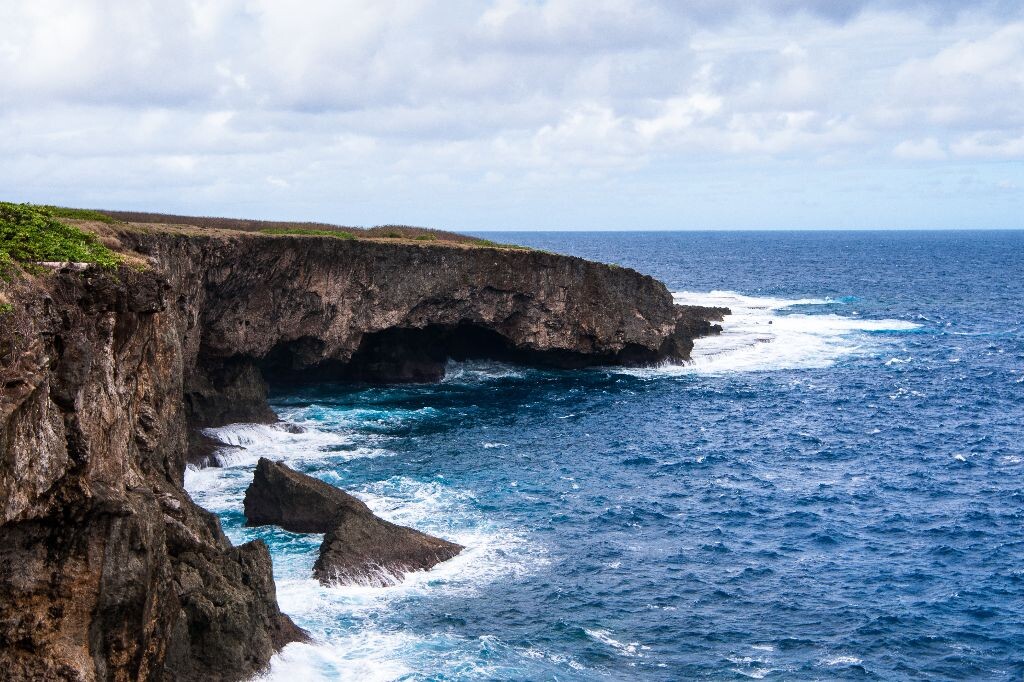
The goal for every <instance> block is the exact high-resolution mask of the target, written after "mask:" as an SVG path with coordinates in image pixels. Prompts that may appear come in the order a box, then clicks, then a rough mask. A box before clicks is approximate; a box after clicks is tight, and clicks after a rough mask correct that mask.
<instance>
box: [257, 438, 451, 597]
mask: <svg viewBox="0 0 1024 682" xmlns="http://www.w3.org/2000/svg"><path fill="white" fill-rule="evenodd" d="M244 504H245V519H246V525H247V526H264V525H277V526H280V527H282V528H284V529H285V530H290V531H292V532H293V533H326V535H325V537H324V541H323V544H322V545H321V546H320V558H319V559H317V561H316V564H315V565H314V566H313V574H314V575H315V576H316V578H317V579H318V580H319V581H320V582H321V583H324V584H325V585H330V584H351V583H357V584H363V585H374V586H377V587H386V586H388V585H393V584H395V583H396V582H398V581H401V580H402V578H403V577H404V575H405V573H408V572H411V571H425V570H428V569H430V568H431V567H433V566H434V565H436V564H439V563H440V562H442V561H447V560H448V559H451V558H452V557H454V556H456V555H457V554H458V553H459V552H461V551H462V550H463V549H464V548H463V547H462V545H458V544H456V543H454V542H448V541H447V540H442V539H441V538H436V537H434V536H432V535H427V534H426V533H421V532H420V531H418V530H414V529H412V528H407V527H405V526H399V525H397V524H394V523H391V522H390V521H385V520H384V519H382V518H380V517H378V516H376V515H375V514H374V513H373V512H372V511H370V508H369V507H367V506H366V505H365V504H364V503H363V502H362V501H361V500H359V499H357V498H355V497H353V496H352V495H349V494H348V493H346V492H345V491H343V490H341V489H339V488H335V487H334V486H332V485H328V484H327V483H324V482H323V481H321V480H319V479H317V478H313V477H312V476H307V475H306V474H303V473H301V472H298V471H295V470H293V469H290V468H289V467H287V466H286V465H284V464H282V463H280V462H272V461H270V460H269V459H266V458H265V457H261V458H260V460H259V463H258V464H257V465H256V471H255V473H254V474H253V480H252V483H251V484H250V485H249V488H248V489H247V490H246V491H245V503H244Z"/></svg>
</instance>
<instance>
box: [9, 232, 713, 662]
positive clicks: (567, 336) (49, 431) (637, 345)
mask: <svg viewBox="0 0 1024 682" xmlns="http://www.w3.org/2000/svg"><path fill="white" fill-rule="evenodd" d="M101 227H102V226H101ZM97 229H99V228H97ZM102 229H104V230H105V231H106V232H105V234H104V239H106V240H108V241H111V242H114V241H117V240H119V241H120V243H121V246H122V248H125V249H128V250H131V251H134V252H135V253H136V254H138V255H139V258H138V259H137V261H140V260H142V259H146V260H148V263H149V266H148V268H147V269H146V270H145V271H138V270H135V269H132V268H128V267H122V268H121V269H120V271H119V272H109V271H105V270H102V269H99V268H96V267H90V268H87V269H85V270H83V271H73V270H72V269H70V268H62V269H59V270H58V271H57V272H54V273H51V274H46V275H39V276H32V277H30V276H24V277H20V278H17V277H16V278H14V279H13V280H12V281H5V280H2V279H0V294H2V299H0V300H3V301H4V302H5V303H4V308H3V309H0V382H2V386H3V393H2V396H0V670H3V671H4V673H3V674H4V676H5V678H6V679H10V680H38V679H47V680H49V679H67V680H186V681H187V680H199V679H202V680H235V679H241V678H243V677H246V676H248V675H251V674H252V673H253V672H254V671H256V670H258V669H259V668H260V667H262V666H263V665H265V664H266V663H267V661H268V659H269V657H270V655H271V654H272V652H273V651H274V650H275V649H277V648H279V647H280V646H281V645H282V644H284V643H286V642H288V641H293V640H296V639H299V638H301V637H302V636H303V635H302V633H301V631H299V630H298V629H297V628H296V627H295V626H294V625H293V624H292V623H291V621H290V620H289V619H288V618H287V617H286V616H284V615H283V614H281V612H280V611H279V609H278V607H277V603H276V599H275V593H274V585H273V581H272V578H271V570H270V569H271V566H270V557H269V554H268V551H267V548H266V547H265V546H264V545H263V544H262V543H259V542H254V543H248V544H246V545H242V546H241V547H232V546H231V544H230V542H229V541H228V540H227V538H226V537H225V536H224V534H223V532H222V531H221V529H220V525H219V523H218V521H217V518H216V517H215V516H214V515H212V514H210V513H208V512H206V511H204V510H203V509H200V508H199V507H197V506H196V505H195V504H193V503H192V501H191V500H190V499H189V497H188V495H187V494H186V493H185V491H184V489H183V478H184V470H185V466H186V463H187V461H188V455H189V445H190V443H191V444H192V446H193V448H192V450H193V454H196V453H198V455H197V456H202V455H203V454H204V448H205V454H206V455H208V454H209V452H208V450H209V443H204V442H203V441H202V439H198V438H194V437H191V434H194V433H195V431H196V429H197V428H199V427H203V426H214V425H219V424H224V423H229V422H232V421H272V420H273V419H274V415H273V413H272V412H271V411H270V410H269V409H268V407H267V402H266V395H267V388H268V382H269V383H271V384H272V383H275V382H286V381H323V380H325V379H330V378H336V379H358V380H372V381H395V380H405V381H413V380H432V379H437V378H438V377H440V376H441V375H442V374H443V372H444V362H445V359H446V358H447V357H456V358H458V357H493V358H503V359H508V360H513V361H517V362H528V363H536V364H547V365H554V366H561V367H577V366H584V365H590V364H644V363H650V362H657V361H661V360H664V359H685V358H686V357H687V355H688V353H689V349H690V347H691V346H692V338H693V337H694V336H696V335H699V334H704V333H712V332H713V331H714V330H715V326H714V325H712V323H711V320H713V319H715V316H716V315H717V313H716V311H713V310H709V309H684V308H679V307H676V306H673V305H672V300H671V297H670V295H669V293H668V292H667V290H666V289H665V287H664V286H663V285H661V284H660V283H658V282H656V281H655V280H653V279H651V278H650V277H646V276H643V275H640V274H638V273H636V272H633V271H631V270H626V269H621V268H612V267H609V266H604V265H599V264H595V263H588V262H586V261H583V260H580V259H577V258H567V257H561V256H555V255H551V254H546V253H539V252H524V251H503V250H498V249H490V248H471V247H466V246H459V245H442V244H437V245H433V244H429V243H425V244H422V245H416V244H408V243H405V244H403V243H387V241H386V240H379V241H372V240H352V241H343V240H340V239H333V238H316V237H271V236H262V235H253V234H240V233H232V232H218V231H215V230H213V231H202V230H195V229H191V230H190V229H185V228H181V229H175V228H157V227H147V226H140V225H135V226H129V227H123V228H111V227H102ZM7 301H10V302H11V303H9V304H8V303H7ZM343 525H344V524H343ZM363 530H364V529H363V528H362V526H360V525H359V524H356V525H355V526H354V527H353V528H349V529H345V530H344V531H343V536H344V537H345V538H347V540H346V541H347V542H351V538H352V537H354V536H355V535H356V534H358V533H360V532H362V531H363ZM331 535H332V534H329V537H330V536H331ZM339 537H341V536H339ZM332 547H334V545H332ZM337 549H338V548H337V547H334V549H331V551H330V552H325V555H326V554H328V553H329V554H330V555H331V557H337V558H332V559H331V562H330V565H329V566H328V565H325V566H324V567H323V571H324V572H325V575H326V572H327V571H330V570H334V569H337V570H338V571H339V573H340V572H343V571H344V569H345V567H347V566H350V565H351V560H350V558H348V557H347V556H345V553H344V552H343V551H335V550H337Z"/></svg>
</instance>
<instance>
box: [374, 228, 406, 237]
mask: <svg viewBox="0 0 1024 682" xmlns="http://www.w3.org/2000/svg"><path fill="white" fill-rule="evenodd" d="M380 236H381V237H384V238H385V239H401V238H402V237H404V236H405V235H403V234H402V233H401V232H395V231H394V230H392V231H390V232H385V233H384V234H382V235H380Z"/></svg>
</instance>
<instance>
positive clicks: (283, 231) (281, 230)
mask: <svg viewBox="0 0 1024 682" xmlns="http://www.w3.org/2000/svg"><path fill="white" fill-rule="evenodd" d="M260 232H262V233H263V234H278V235H299V236H308V237H334V238H335V239H355V238H356V237H355V235H354V234H352V233H351V232H345V231H344V230H313V229H309V228H305V227H266V228H263V229H262V230H260Z"/></svg>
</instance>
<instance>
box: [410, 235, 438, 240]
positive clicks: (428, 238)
mask: <svg viewBox="0 0 1024 682" xmlns="http://www.w3.org/2000/svg"><path fill="white" fill-rule="evenodd" d="M413 239H415V240H416V241H418V242H436V241H437V235H433V234H421V235H420V236H418V237H413Z"/></svg>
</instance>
